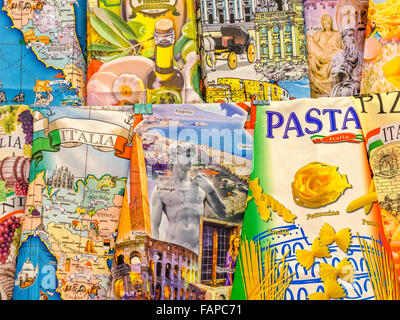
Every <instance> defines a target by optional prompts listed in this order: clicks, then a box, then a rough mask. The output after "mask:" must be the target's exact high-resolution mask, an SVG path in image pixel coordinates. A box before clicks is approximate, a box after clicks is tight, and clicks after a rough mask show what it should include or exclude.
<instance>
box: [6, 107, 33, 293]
mask: <svg viewBox="0 0 400 320" xmlns="http://www.w3.org/2000/svg"><path fill="white" fill-rule="evenodd" d="M31 146H32V114H31V111H30V110H29V108H28V106H24V105H9V106H0V300H8V299H11V297H12V291H13V287H14V276H15V263H16V257H17V248H18V245H19V240H20V235H21V218H22V216H23V212H24V206H25V197H26V193H27V190H28V179H29V168H30V155H31Z"/></svg>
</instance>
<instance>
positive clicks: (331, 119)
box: [322, 109, 342, 132]
mask: <svg viewBox="0 0 400 320" xmlns="http://www.w3.org/2000/svg"><path fill="white" fill-rule="evenodd" d="M325 113H329V122H330V124H331V130H329V132H333V131H337V130H338V128H337V127H336V116H335V113H339V114H341V113H342V110H338V109H324V110H323V111H322V114H323V115H324V114H325Z"/></svg>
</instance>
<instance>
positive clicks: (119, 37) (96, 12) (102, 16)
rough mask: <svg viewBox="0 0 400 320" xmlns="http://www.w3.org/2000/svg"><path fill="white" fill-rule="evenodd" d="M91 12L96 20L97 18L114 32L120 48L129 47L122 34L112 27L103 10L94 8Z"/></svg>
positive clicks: (129, 44)
mask: <svg viewBox="0 0 400 320" xmlns="http://www.w3.org/2000/svg"><path fill="white" fill-rule="evenodd" d="M92 12H93V13H94V15H95V16H96V17H97V18H99V19H100V20H101V21H102V22H103V23H105V24H106V25H107V27H109V28H110V29H111V30H112V31H114V33H115V34H116V40H118V42H119V43H120V45H121V46H123V47H130V46H131V43H130V42H129V40H128V39H127V38H126V37H125V36H124V35H123V34H122V32H121V31H120V30H119V29H118V28H117V27H116V26H114V24H113V22H112V21H111V19H110V18H109V17H108V15H107V14H106V13H105V11H104V10H103V9H101V8H97V7H94V8H93V11H92Z"/></svg>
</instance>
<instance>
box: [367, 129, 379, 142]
mask: <svg viewBox="0 0 400 320" xmlns="http://www.w3.org/2000/svg"><path fill="white" fill-rule="evenodd" d="M380 132H381V128H376V129H374V130H372V131H370V132H368V133H367V135H366V136H365V140H366V141H368V140H369V139H370V138H371V137H373V136H376V135H377V134H379V133H380Z"/></svg>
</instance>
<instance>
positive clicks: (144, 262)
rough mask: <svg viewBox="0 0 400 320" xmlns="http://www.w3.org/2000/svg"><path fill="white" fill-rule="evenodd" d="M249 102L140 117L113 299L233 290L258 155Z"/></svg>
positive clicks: (199, 296) (211, 296)
mask: <svg viewBox="0 0 400 320" xmlns="http://www.w3.org/2000/svg"><path fill="white" fill-rule="evenodd" d="M248 109H249V106H248V105H246V104H193V105H189V104H182V105H169V106H168V108H166V107H165V105H153V106H152V109H151V110H148V113H147V114H143V119H141V120H140V119H139V121H140V122H138V124H137V126H136V127H135V136H134V140H133V141H134V142H133V146H134V147H133V148H132V157H131V158H132V160H131V167H130V175H129V183H128V186H127V189H126V190H127V191H126V193H125V199H124V203H123V207H122V212H121V220H120V224H119V228H118V236H117V243H116V248H115V258H114V260H113V265H112V269H111V272H112V281H111V283H112V287H110V292H109V298H110V299H115V300H120V299H123V300H125V299H134V300H204V299H205V300H216V299H224V300H225V299H229V297H230V293H231V289H232V283H233V279H234V270H235V267H236V266H237V265H236V262H237V255H238V250H239V249H238V247H239V244H240V232H241V226H242V219H243V214H244V211H245V207H246V197H247V190H248V177H249V174H250V170H251V161H252V148H253V144H252V136H251V130H250V132H248V131H247V130H246V129H245V128H244V126H245V122H246V120H247V115H248V113H247V110H248Z"/></svg>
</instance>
